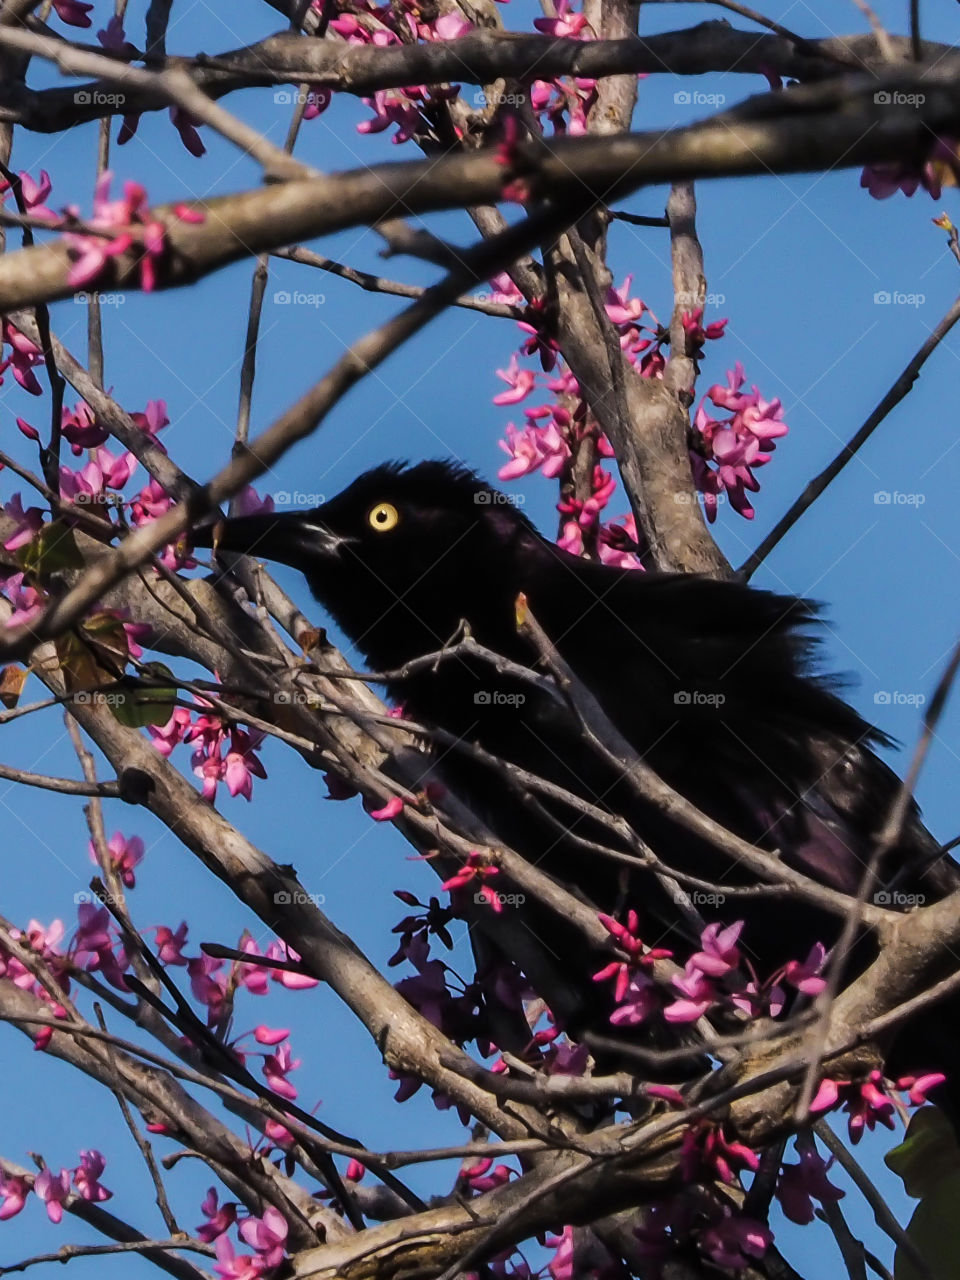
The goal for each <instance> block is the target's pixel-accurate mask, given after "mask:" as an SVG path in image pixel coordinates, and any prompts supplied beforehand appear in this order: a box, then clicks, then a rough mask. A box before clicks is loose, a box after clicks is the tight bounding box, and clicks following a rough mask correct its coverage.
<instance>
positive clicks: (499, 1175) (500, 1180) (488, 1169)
mask: <svg viewBox="0 0 960 1280" xmlns="http://www.w3.org/2000/svg"><path fill="white" fill-rule="evenodd" d="M512 1173H513V1170H512V1169H510V1168H508V1167H507V1165H505V1164H498V1165H496V1166H495V1167H494V1164H493V1161H492V1160H490V1159H481V1160H476V1161H474V1163H473V1164H468V1165H464V1166H463V1168H462V1169H461V1170H460V1179H459V1180H460V1181H461V1182H465V1183H466V1184H467V1186H468V1187H469V1188H470V1190H471V1191H476V1192H477V1193H478V1194H481V1195H482V1194H483V1192H485V1191H496V1189H497V1187H502V1186H503V1185H504V1183H507V1182H509V1181H510V1177H511V1175H512Z"/></svg>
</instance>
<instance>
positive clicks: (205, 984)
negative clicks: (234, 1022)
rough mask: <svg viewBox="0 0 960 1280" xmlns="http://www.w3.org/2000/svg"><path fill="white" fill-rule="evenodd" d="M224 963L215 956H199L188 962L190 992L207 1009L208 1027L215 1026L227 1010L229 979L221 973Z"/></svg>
mask: <svg viewBox="0 0 960 1280" xmlns="http://www.w3.org/2000/svg"><path fill="white" fill-rule="evenodd" d="M222 968H223V961H222V960H218V959H216V958H215V957H213V956H207V955H199V956H194V957H192V958H191V959H190V960H188V961H187V973H188V974H189V976H190V990H191V991H192V992H193V994H194V998H195V999H196V1000H197V1001H199V1003H200V1004H202V1005H205V1006H206V1009H207V1025H208V1026H211V1027H212V1026H214V1025H215V1024H216V1023H217V1022H219V1021H220V1019H221V1018H222V1017H223V1015H224V1012H225V1011H226V1008H227V979H226V977H225V975H224V974H223V973H221V972H220V971H221V970H222Z"/></svg>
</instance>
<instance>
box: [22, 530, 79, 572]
mask: <svg viewBox="0 0 960 1280" xmlns="http://www.w3.org/2000/svg"><path fill="white" fill-rule="evenodd" d="M17 560H18V561H19V563H20V564H21V565H22V567H23V569H24V571H25V572H27V573H34V574H36V575H37V576H38V577H46V576H49V575H50V574H51V573H56V572H57V571H58V570H59V569H81V568H82V567H83V556H82V555H81V554H80V550H79V548H78V547H77V540H76V538H75V537H74V536H73V529H71V528H69V527H68V526H67V525H64V524H60V523H59V522H58V521H56V520H54V521H53V522H52V523H51V524H45V525H44V526H43V528H42V529H41V530H40V532H39V533H38V534H37V536H36V537H35V538H34V539H33V541H32V542H28V543H27V545H26V546H25V547H21V548H20V549H19V550H18V551H17Z"/></svg>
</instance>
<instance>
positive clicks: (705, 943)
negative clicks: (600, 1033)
mask: <svg viewBox="0 0 960 1280" xmlns="http://www.w3.org/2000/svg"><path fill="white" fill-rule="evenodd" d="M598 918H599V920H600V923H601V924H602V925H603V927H604V928H605V929H606V930H607V932H608V933H609V934H610V936H611V937H612V938H613V940H614V942H615V943H616V947H617V950H618V951H619V952H620V953H621V954H620V956H619V957H618V958H617V959H615V960H611V961H610V963H609V964H607V965H605V966H604V967H603V968H602V969H600V970H599V972H597V973H595V974H594V981H595V982H606V981H609V980H611V979H612V980H613V981H614V991H613V996H614V1002H615V1003H616V1005H617V1007H616V1009H614V1011H613V1013H612V1014H611V1015H610V1021H611V1023H613V1024H614V1026H621V1025H626V1026H636V1025H638V1024H639V1023H642V1022H646V1021H647V1020H648V1019H650V1018H651V1017H654V1016H662V1017H663V1018H664V1019H665V1020H666V1021H667V1022H672V1023H684V1022H696V1021H697V1020H698V1019H699V1018H702V1017H703V1016H704V1015H705V1014H706V1013H708V1012H710V1011H713V1010H721V1009H723V1008H726V1009H729V1010H739V1011H740V1012H744V1013H748V1014H749V1015H750V1016H751V1017H762V1016H770V1017H776V1016H777V1015H778V1014H779V1013H781V1012H782V1010H783V1008H784V1005H785V1004H786V1002H787V993H786V989H785V988H786V987H792V988H793V990H794V991H798V992H800V993H802V994H804V995H807V996H815V995H819V993H820V992H821V991H822V990H823V988H824V986H825V985H826V983H825V980H824V979H823V978H822V977H821V976H820V970H821V969H822V967H823V964H824V961H825V959H826V950H825V948H824V947H823V946H822V944H820V943H816V944H815V945H814V946H813V947H812V948H811V950H810V953H809V955H808V956H807V958H806V959H805V960H803V961H799V960H792V961H790V962H789V963H788V964H786V965H784V966H783V967H782V968H780V969H778V970H777V972H776V973H774V974H772V975H771V976H770V977H769V978H767V979H766V980H765V981H764V982H762V983H761V982H760V981H759V980H758V978H757V975H756V973H755V972H754V970H753V968H752V966H751V964H750V962H749V960H748V959H747V958H746V957H745V956H744V955H743V953H742V952H741V950H740V947H739V945H738V943H739V938H740V934H741V932H742V930H743V921H742V920H738V921H736V922H735V923H733V924H730V925H726V926H724V925H721V924H719V923H713V924H708V925H707V926H706V927H705V928H704V930H703V933H702V934H701V937H700V950H699V951H696V952H694V954H693V955H691V956H690V958H689V959H688V960H687V962H686V964H685V965H684V968H683V972H682V973H680V974H676V975H675V976H674V977H673V978H672V979H671V985H672V986H673V988H674V992H675V994H674V996H673V999H672V1000H670V1001H669V1002H668V1001H667V997H666V995H665V993H664V991H663V990H662V989H661V987H660V986H659V985H658V984H657V983H656V982H655V981H654V979H653V977H652V975H651V973H650V970H651V969H652V967H653V965H654V964H655V962H656V961H657V960H661V959H667V958H669V957H671V956H672V954H673V953H672V952H671V951H667V950H666V949H664V948H647V947H645V946H644V944H643V942H642V941H641V939H640V936H639V933H638V927H639V917H638V915H637V913H636V912H635V911H629V912H628V913H627V922H626V924H621V923H620V922H619V921H617V920H615V919H613V918H612V917H610V916H607V915H600V916H599V917H598Z"/></svg>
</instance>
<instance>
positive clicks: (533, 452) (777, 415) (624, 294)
mask: <svg viewBox="0 0 960 1280" xmlns="http://www.w3.org/2000/svg"><path fill="white" fill-rule="evenodd" d="M492 283H493V285H494V289H495V292H494V294H493V295H492V296H493V297H494V298H495V299H496V300H497V301H501V302H507V303H509V304H511V305H514V306H520V305H524V299H523V297H522V295H521V294H520V293H519V290H517V288H516V286H515V285H514V284H513V282H512V281H511V280H510V279H509V277H508V276H504V275H501V276H498V277H497V278H496V279H495V280H494V281H493V282H492ZM632 283H633V277H632V276H629V275H628V276H627V277H626V279H625V280H624V281H623V283H622V285H620V287H619V288H617V287H615V286H613V285H611V286H610V288H609V289H608V291H607V298H606V302H605V308H606V312H607V317H608V319H609V320H610V321H611V323H612V324H613V325H614V326H615V328H616V329H617V332H618V334H619V337H620V346H621V349H622V350H623V352H624V354H625V355H626V358H627V360H628V362H629V363H630V364H632V365H633V366H634V368H635V369H636V370H637V372H638V373H639V375H640V376H641V377H643V378H661V377H662V376H663V373H664V370H665V368H666V355H665V346H666V345H667V344H668V343H669V340H670V333H669V329H668V328H667V327H665V326H664V325H662V324H661V323H660V321H659V320H658V319H657V317H656V315H654V313H653V312H652V311H651V310H650V308H649V307H648V306H647V304H646V303H645V302H644V301H643V299H642V298H639V297H636V296H634V295H633V294H632V291H631V290H632ZM644 317H649V322H648V323H644ZM519 324H520V328H521V329H523V330H524V332H526V333H527V334H528V335H530V336H529V337H528V338H527V339H526V340H525V342H524V343H523V344H522V346H521V348H520V350H519V351H518V352H516V353H515V354H514V355H512V356H511V358H510V363H509V365H508V366H507V367H506V368H505V369H498V370H497V377H498V378H500V380H501V381H502V382H504V383H505V384H506V390H503V391H500V392H498V393H497V394H496V395H494V397H493V403H494V404H496V405H511V406H513V405H519V404H522V403H523V402H524V401H526V400H527V399H528V397H530V396H531V395H532V394H533V393H534V392H535V390H536V389H537V387H538V385H539V382H540V380H541V378H542V379H543V381H544V382H545V385H546V389H547V390H548V391H550V392H552V393H553V394H554V396H555V397H556V400H555V401H554V402H552V403H546V404H542V405H535V406H529V407H527V408H525V409H524V416H525V418H526V423H525V425H524V426H523V427H518V426H517V425H516V424H515V423H513V422H510V423H508V424H507V427H506V432H505V438H504V439H502V440H501V441H500V442H499V444H500V448H501V449H502V450H503V451H504V453H506V454H507V458H508V461H507V462H506V463H505V464H504V465H503V466H502V467H501V468H500V470H499V472H498V476H499V478H500V479H501V480H517V479H519V478H521V477H522V476H527V475H531V474H532V473H533V472H540V474H541V475H543V476H545V477H546V478H547V479H558V480H560V482H561V485H563V484H564V481H566V480H568V479H569V472H570V468H571V466H572V459H573V456H574V450H575V448H576V447H577V446H579V445H580V444H581V442H582V441H583V439H584V437H585V436H586V435H592V436H593V437H594V438H595V441H596V452H597V455H598V456H599V457H600V458H610V457H613V449H612V448H611V446H610V443H609V441H608V440H607V439H606V437H605V436H603V434H602V433H600V432H599V430H598V428H597V427H596V425H595V424H594V423H593V422H592V421H591V419H590V416H589V413H588V409H587V405H586V403H585V402H584V400H583V399H582V397H581V395H580V387H579V385H578V383H577V381H576V378H575V377H574V376H573V374H572V373H571V372H570V371H569V370H568V369H566V368H565V367H564V366H561V367H560V370H559V371H558V372H556V373H554V372H553V371H554V370H555V369H556V364H557V356H558V352H557V350H556V346H555V344H554V343H553V340H552V339H551V338H550V337H549V335H548V333H547V325H546V316H545V314H544V310H543V307H542V305H541V306H540V307H539V308H538V305H537V304H536V303H534V304H533V305H529V306H525V318H524V319H523V320H522V321H521V322H519ZM682 324H683V328H684V332H685V335H686V350H687V353H688V354H689V355H690V356H692V358H693V359H694V360H699V359H700V358H701V357H702V355H703V351H704V347H705V346H706V344H707V343H708V342H711V341H716V340H717V339H719V338H722V337H723V335H724V331H725V328H726V324H727V321H726V320H725V319H723V320H714V321H710V322H709V323H707V322H705V320H704V314H703V308H702V307H698V308H696V309H694V310H692V311H688V312H684V313H683V316H682ZM534 354H536V355H539V357H540V361H541V365H542V367H543V370H544V375H541V374H539V373H537V372H536V371H534V370H532V369H529V368H527V367H524V366H521V364H520V362H519V358H520V357H523V356H527V357H529V356H532V355H534ZM546 374H551V375H552V376H551V377H550V378H549V379H547V378H546V377H545V375H546ZM744 380H745V375H744V371H743V367H742V365H741V364H740V363H739V362H738V363H737V365H736V368H735V369H733V370H730V371H728V374H727V385H726V386H720V385H714V386H712V387H711V388H710V390H709V391H708V392H707V394H706V396H705V397H704V398H703V400H702V401H701V404H700V407H699V409H698V410H697V413H696V416H695V419H694V424H693V433H692V435H693V443H692V445H691V449H690V465H691V469H692V472H693V480H694V484H695V486H696V488H697V489H698V490H699V491H700V492H701V493H702V494H703V497H704V507H705V509H706V515H707V518H708V520H710V521H713V520H715V519H716V514H717V505H718V501H719V498H720V495H721V494H723V493H726V494H728V495H729V498H730V502H731V505H732V506H733V508H734V510H735V511H737V512H738V513H739V514H740V515H742V516H744V517H745V518H747V519H752V518H753V516H754V514H755V513H754V509H753V507H752V505H751V504H750V501H749V499H748V497H747V494H748V493H755V492H756V491H757V490H758V489H759V485H758V483H757V480H756V476H755V475H754V471H755V470H756V468H757V467H760V466H763V465H764V463H766V462H769V461H770V458H771V457H772V455H773V452H774V450H775V448H776V443H775V442H776V440H777V439H778V438H779V437H781V436H784V435H786V434H787V431H788V427H787V424H786V423H785V422H784V421H783V410H782V406H781V404H780V401H779V400H772V401H766V400H764V399H763V398H762V397H761V395H760V393H759V390H758V389H757V388H756V387H753V388H752V389H751V390H750V391H745V390H744V389H743V383H744ZM708 402H709V403H710V404H711V405H712V406H713V408H715V409H723V410H725V411H726V412H727V413H729V414H730V416H729V417H726V418H721V417H717V416H715V415H714V414H713V413H712V412H709V411H708V409H707V404H708ZM568 487H569V486H568ZM614 487H615V481H613V479H612V478H611V477H609V476H608V474H607V473H606V471H605V470H604V469H603V467H602V466H600V465H598V466H597V468H596V469H595V471H594V474H593V477H592V483H591V494H590V497H589V498H587V499H586V500H585V501H583V500H574V499H572V498H570V497H567V496H564V497H562V499H561V501H560V502H559V503H558V510H559V511H560V514H561V534H560V538H559V545H560V546H562V547H564V549H565V550H568V551H571V552H573V553H574V554H577V555H580V554H583V553H584V552H585V551H589V552H590V553H591V554H598V555H599V558H600V559H601V561H602V562H603V563H606V564H614V565H617V566H619V567H623V568H638V567H640V562H639V560H638V559H637V557H636V555H635V554H634V551H635V548H636V547H637V530H636V526H635V524H634V521H633V518H632V517H629V516H628V517H627V518H626V519H625V520H624V521H623V522H622V523H620V524H607V525H604V524H602V523H600V522H599V520H598V516H599V513H600V511H602V510H603V509H604V508H605V507H606V505H607V503H608V502H609V499H610V495H611V493H612V492H613V490H614Z"/></svg>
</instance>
